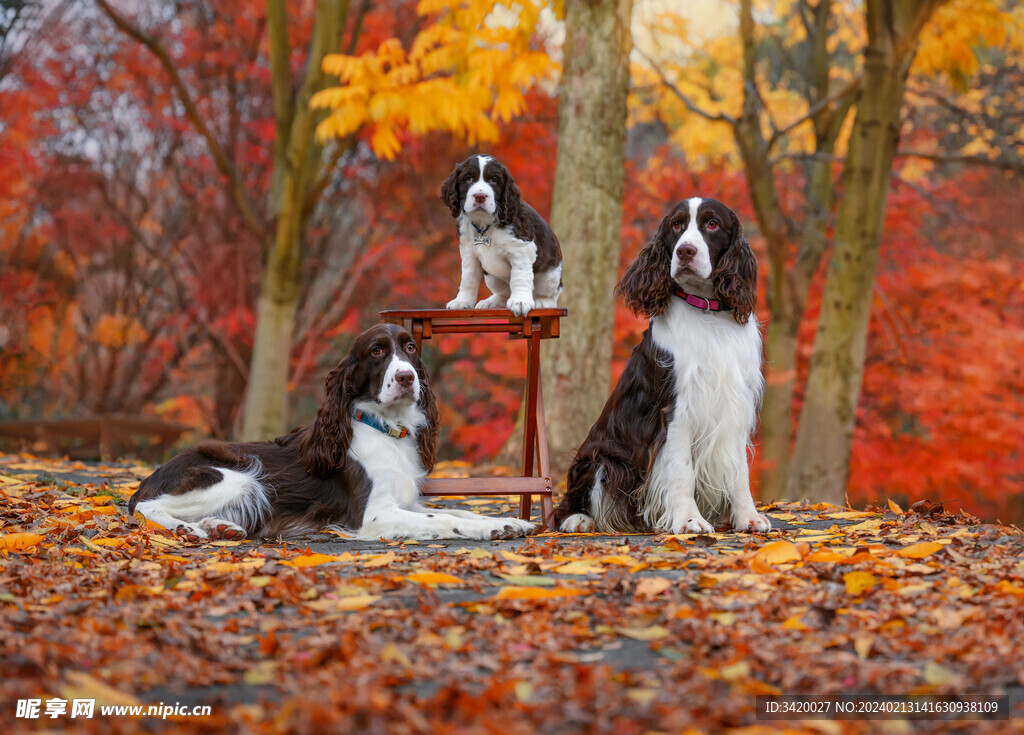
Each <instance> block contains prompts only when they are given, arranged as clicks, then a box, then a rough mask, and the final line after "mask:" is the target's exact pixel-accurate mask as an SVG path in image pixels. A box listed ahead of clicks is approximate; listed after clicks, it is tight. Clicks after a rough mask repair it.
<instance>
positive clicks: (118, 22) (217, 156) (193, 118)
mask: <svg viewBox="0 0 1024 735" xmlns="http://www.w3.org/2000/svg"><path fill="white" fill-rule="evenodd" d="M96 4H97V5H98V6H99V7H100V9H101V10H102V11H103V13H104V14H105V15H106V16H107V17H108V18H110V20H111V21H112V22H113V23H114V25H115V26H117V27H118V29H120V30H121V31H122V32H123V33H125V34H126V35H128V36H130V37H131V38H133V39H135V40H136V41H138V42H139V43H141V44H142V45H143V46H145V47H146V48H147V49H148V50H149V51H150V53H152V54H153V55H154V56H155V57H156V58H157V60H158V61H159V62H160V65H161V66H162V67H163V68H164V71H165V72H167V75H168V77H170V81H171V86H173V87H174V91H175V92H176V93H177V95H178V99H179V100H180V101H181V104H182V105H183V106H184V107H185V116H186V117H187V118H188V119H189V121H190V122H191V123H192V125H193V126H195V129H196V132H198V133H199V135H200V136H202V138H203V140H205V141H206V145H207V146H208V147H209V149H210V153H211V154H212V155H213V159H214V162H215V163H216V165H217V169H218V170H219V171H220V172H221V174H223V175H224V176H225V177H227V179H228V182H229V185H230V186H229V188H230V191H231V195H232V198H233V199H234V201H235V204H236V205H237V206H238V209H239V211H240V212H241V214H242V220H243V221H244V222H245V225H246V227H247V228H248V229H249V230H250V231H251V232H252V233H253V234H254V235H255V236H256V237H258V238H259V239H260V241H263V240H264V239H265V235H266V230H265V228H264V226H263V222H262V221H261V220H260V218H259V217H258V216H257V214H256V210H255V209H254V207H253V205H252V202H251V201H250V200H249V195H248V194H247V193H246V191H245V188H244V187H243V186H242V181H241V177H240V176H239V175H238V171H237V169H236V168H235V166H234V165H233V164H232V163H231V161H230V160H229V159H228V157H227V154H225V152H224V149H223V148H222V147H221V145H220V143H219V142H218V141H217V139H216V138H215V137H214V135H213V133H212V132H211V131H210V128H209V126H207V124H206V121H205V120H204V119H203V116H202V115H201V114H200V113H199V109H198V108H197V107H196V103H195V101H194V100H193V99H192V95H191V94H189V91H188V88H187V87H186V86H185V82H184V80H182V78H181V74H179V73H178V69H177V67H176V66H175V65H174V61H173V60H172V59H171V56H170V54H168V53H167V50H166V49H165V48H164V47H163V45H162V44H161V43H160V42H159V41H158V40H157V39H156V38H154V37H152V36H150V35H148V34H146V33H144V32H143V31H142V30H141V29H139V28H138V27H136V26H135V25H133V24H132V23H131V22H130V21H129V20H128V19H127V18H125V17H124V16H122V15H121V14H119V13H118V12H117V11H116V10H114V9H113V8H112V7H111V6H110V3H108V2H107V0H96Z"/></svg>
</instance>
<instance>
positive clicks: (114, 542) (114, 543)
mask: <svg viewBox="0 0 1024 735" xmlns="http://www.w3.org/2000/svg"><path fill="white" fill-rule="evenodd" d="M92 543H94V544H96V545H97V546H108V547H110V548H112V549H121V548H124V547H125V546H127V545H128V539H126V538H118V537H116V536H110V537H105V538H94V539H92Z"/></svg>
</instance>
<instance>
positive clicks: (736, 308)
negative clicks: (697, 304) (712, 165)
mask: <svg viewBox="0 0 1024 735" xmlns="http://www.w3.org/2000/svg"><path fill="white" fill-rule="evenodd" d="M729 215H730V217H729V218H730V220H731V222H730V224H731V225H732V233H733V234H732V240H731V241H730V242H729V248H728V249H727V250H726V251H725V253H723V254H722V257H721V258H720V259H719V260H718V265H716V266H715V270H714V271H713V272H712V273H711V283H712V284H713V285H714V288H715V298H716V299H718V300H719V301H721V302H723V303H724V304H725V306H727V307H729V308H731V309H732V317H733V319H735V320H736V323H737V324H746V323H747V320H748V319H750V315H751V314H752V313H753V312H754V307H755V306H757V259H756V258H754V251H753V250H751V249H750V243H748V242H747V240H746V238H745V237H743V227H742V225H740V220H739V217H737V216H736V214H735V212H733V211H732V210H729Z"/></svg>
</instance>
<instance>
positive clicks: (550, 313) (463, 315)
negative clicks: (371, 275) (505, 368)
mask: <svg viewBox="0 0 1024 735" xmlns="http://www.w3.org/2000/svg"><path fill="white" fill-rule="evenodd" d="M568 313H569V311H568V310H567V309H534V310H533V311H531V312H530V313H529V314H526V315H525V316H516V315H515V314H513V313H512V312H511V311H509V310H508V309H386V310H385V311H382V312H380V315H381V317H382V318H384V319H388V318H393V319H514V320H516V321H520V320H522V319H531V318H534V317H541V318H547V319H550V318H558V317H563V316H566V315H567V314H568Z"/></svg>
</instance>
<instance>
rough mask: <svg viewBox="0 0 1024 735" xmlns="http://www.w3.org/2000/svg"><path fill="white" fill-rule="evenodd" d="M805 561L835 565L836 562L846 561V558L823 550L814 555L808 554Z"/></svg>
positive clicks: (813, 553)
mask: <svg viewBox="0 0 1024 735" xmlns="http://www.w3.org/2000/svg"><path fill="white" fill-rule="evenodd" d="M804 561H813V562H832V563H835V562H841V561H846V557H845V556H843V555H842V554H837V553H836V552H834V551H828V550H827V549H822V550H821V551H815V552H812V553H810V554H808V555H807V556H806V557H805V558H804Z"/></svg>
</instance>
